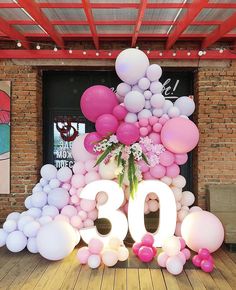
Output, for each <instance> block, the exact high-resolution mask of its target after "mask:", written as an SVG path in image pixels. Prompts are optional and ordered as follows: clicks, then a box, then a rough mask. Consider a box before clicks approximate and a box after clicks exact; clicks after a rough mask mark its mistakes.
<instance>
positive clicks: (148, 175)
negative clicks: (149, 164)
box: [143, 171, 154, 180]
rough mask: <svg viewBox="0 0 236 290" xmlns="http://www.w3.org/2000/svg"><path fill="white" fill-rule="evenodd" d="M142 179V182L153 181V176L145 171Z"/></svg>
mask: <svg viewBox="0 0 236 290" xmlns="http://www.w3.org/2000/svg"><path fill="white" fill-rule="evenodd" d="M143 179H144V180H151V179H154V178H153V176H152V175H151V173H150V171H147V172H145V173H144V174H143Z"/></svg>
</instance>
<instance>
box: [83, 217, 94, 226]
mask: <svg viewBox="0 0 236 290" xmlns="http://www.w3.org/2000/svg"><path fill="white" fill-rule="evenodd" d="M93 225H94V222H93V221H92V220H91V219H86V220H85V221H84V227H85V228H89V227H92V226H93Z"/></svg>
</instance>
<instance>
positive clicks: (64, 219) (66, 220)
mask: <svg viewBox="0 0 236 290" xmlns="http://www.w3.org/2000/svg"><path fill="white" fill-rule="evenodd" d="M54 220H55V221H64V222H67V223H69V222H70V219H69V218H68V217H67V216H65V215H62V214H59V215H57V216H55V218H54Z"/></svg>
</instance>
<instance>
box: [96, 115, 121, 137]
mask: <svg viewBox="0 0 236 290" xmlns="http://www.w3.org/2000/svg"><path fill="white" fill-rule="evenodd" d="M118 126H119V123H118V121H117V119H116V117H114V116H113V115H111V114H103V115H101V116H99V117H98V118H97V120H96V124H95V127H96V130H97V132H98V134H99V135H101V136H102V137H106V136H107V135H110V134H113V133H115V132H116V130H117V128H118Z"/></svg>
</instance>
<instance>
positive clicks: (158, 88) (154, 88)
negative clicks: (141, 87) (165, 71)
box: [150, 81, 163, 94]
mask: <svg viewBox="0 0 236 290" xmlns="http://www.w3.org/2000/svg"><path fill="white" fill-rule="evenodd" d="M162 89H163V85H162V83H160V82H157V81H155V82H152V83H151V85H150V91H151V92H152V93H153V94H161V92H162Z"/></svg>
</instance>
